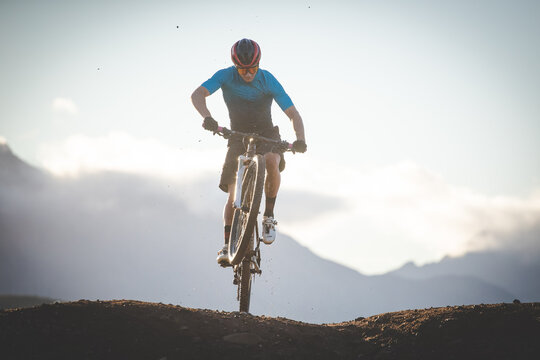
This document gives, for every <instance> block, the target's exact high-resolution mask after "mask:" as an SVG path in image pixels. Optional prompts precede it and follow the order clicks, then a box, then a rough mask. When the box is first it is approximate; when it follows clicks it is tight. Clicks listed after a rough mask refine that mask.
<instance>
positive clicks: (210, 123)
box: [202, 116, 218, 131]
mask: <svg viewBox="0 0 540 360" xmlns="http://www.w3.org/2000/svg"><path fill="white" fill-rule="evenodd" d="M202 126H203V128H205V129H206V130H210V131H217V129H218V122H217V121H216V120H214V119H213V118H212V117H211V116H207V117H205V118H204V121H203V124H202Z"/></svg>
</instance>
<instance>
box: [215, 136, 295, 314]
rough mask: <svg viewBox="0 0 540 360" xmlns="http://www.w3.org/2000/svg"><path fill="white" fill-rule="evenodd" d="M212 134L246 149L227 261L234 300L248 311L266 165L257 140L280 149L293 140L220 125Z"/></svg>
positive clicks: (240, 160) (257, 255)
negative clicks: (234, 288)
mask: <svg viewBox="0 0 540 360" xmlns="http://www.w3.org/2000/svg"><path fill="white" fill-rule="evenodd" d="M214 134H218V135H220V136H223V137H224V138H226V139H229V138H239V139H242V141H243V143H244V145H246V152H245V153H244V154H243V155H240V156H239V157H238V170H237V173H236V184H235V195H234V202H233V209H234V215H233V220H232V225H231V235H230V238H229V263H230V264H231V265H232V268H233V273H234V278H233V284H235V285H237V286H238V293H237V300H238V301H239V302H240V311H242V312H248V311H249V302H250V297H251V282H252V278H253V276H254V275H255V274H259V275H260V274H261V273H262V270H261V250H260V244H261V240H262V239H261V236H260V235H259V226H258V216H259V207H260V205H261V199H262V194H263V189H264V181H265V173H266V165H265V160H264V156H263V155H259V154H257V153H256V151H257V144H258V143H259V144H260V143H263V142H266V143H271V144H273V145H275V149H276V150H278V151H281V152H285V151H292V144H290V143H288V142H287V141H282V140H274V139H270V138H266V137H263V136H260V135H257V134H251V133H243V132H239V131H234V130H229V129H227V128H225V127H221V126H219V127H218V129H217V131H215V132H214Z"/></svg>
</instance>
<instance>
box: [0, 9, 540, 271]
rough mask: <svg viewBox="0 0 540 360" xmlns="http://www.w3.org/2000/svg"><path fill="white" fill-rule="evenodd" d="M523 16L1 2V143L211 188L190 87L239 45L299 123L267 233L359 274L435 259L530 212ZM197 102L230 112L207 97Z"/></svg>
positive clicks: (218, 160) (537, 116) (63, 169)
mask: <svg viewBox="0 0 540 360" xmlns="http://www.w3.org/2000/svg"><path fill="white" fill-rule="evenodd" d="M539 15H540V3H539V2H538V1H528V0H518V1H501V0H494V1H488V0H472V1H464V0H457V1H452V2H448V1H424V0H411V1H397V0H395V1H391V0H390V1H333V2H328V1H274V2H257V1H250V2H246V1H228V2H218V1H207V2H195V1H153V2H152V1H93V2H83V1H48V2H39V1H24V0H23V1H2V2H1V3H0V30H1V31H0V41H1V44H2V56H1V57H0V64H1V65H2V66H1V67H0V78H1V79H2V81H1V85H0V137H1V138H2V139H4V140H3V141H6V142H7V143H8V144H9V145H10V147H11V148H12V149H13V151H14V152H16V153H17V154H18V155H19V156H20V157H21V158H23V159H24V160H26V161H28V162H29V163H31V164H33V165H36V166H39V167H42V168H44V169H47V170H49V171H51V172H53V173H54V174H55V175H56V176H77V175H78V174H79V175H80V174H83V173H84V172H88V171H98V170H117V171H126V172H136V173H144V174H151V175H155V176H161V177H170V178H175V179H177V180H178V181H182V182H184V183H186V184H189V183H190V182H202V179H207V178H209V177H212V176H213V177H215V178H216V182H217V179H218V177H219V170H220V168H221V164H222V161H223V157H224V150H225V149H224V142H223V140H222V139H221V138H218V137H212V136H211V135H210V134H209V133H207V132H205V131H203V130H202V128H201V126H200V124H201V118H200V116H199V114H198V113H197V112H196V111H195V109H194V108H193V106H192V104H191V101H190V95H191V93H192V92H193V90H194V89H195V88H197V87H198V86H199V85H200V84H201V83H202V82H203V81H205V80H206V79H208V78H209V77H210V76H212V75H213V73H214V72H215V71H217V70H219V69H221V68H224V67H228V66H230V65H231V61H230V55H229V54H230V47H231V45H232V44H233V43H234V42H235V41H237V40H239V39H241V38H244V37H247V38H252V39H254V40H256V41H257V42H258V43H259V44H260V46H261V48H262V59H261V67H262V68H264V69H267V70H269V71H271V72H272V73H273V74H274V75H275V76H276V77H277V79H278V80H279V81H280V82H281V84H282V85H283V86H284V88H285V90H286V91H287V93H288V94H289V95H290V96H291V98H292V100H293V102H294V104H295V106H296V107H297V109H298V110H299V112H300V114H301V115H302V117H303V119H304V124H305V129H306V142H307V144H308V152H307V153H306V154H296V155H293V156H290V155H289V156H287V162H288V163H287V169H286V171H285V172H284V173H283V181H282V189H281V192H280V195H279V199H278V202H277V205H276V207H277V208H276V217H277V219H278V221H279V230H280V231H283V232H286V233H288V234H290V235H292V236H293V237H294V238H295V239H296V240H297V241H299V242H300V243H301V244H302V245H304V246H307V247H308V248H310V249H311V250H313V251H314V252H316V253H317V254H319V255H321V256H323V257H326V258H329V259H331V260H334V261H337V262H340V263H342V264H345V265H347V266H351V267H353V268H355V269H357V270H359V271H361V272H363V273H366V274H377V273H382V272H385V271H389V270H392V269H394V268H396V267H399V266H401V265H402V264H403V263H405V262H407V261H414V262H416V263H418V264H422V263H426V262H430V261H437V260H439V259H441V258H442V257H443V256H445V255H459V254H462V253H464V252H466V251H470V250H479V249H485V248H489V247H493V246H497V244H499V243H500V241H499V242H498V240H497V239H503V238H508V237H511V236H510V235H511V233H513V232H523V231H527V229H530V228H534V226H535V225H536V224H538V223H539V222H540V141H538V138H539V135H540V102H539V101H538V99H539V95H540V43H539V42H538V38H539V35H540V23H539V22H538V18H539ZM208 106H209V109H210V111H211V113H212V115H213V116H214V118H215V119H217V120H218V121H219V122H220V123H221V124H223V125H227V124H228V114H227V110H226V107H225V105H224V103H223V99H222V96H221V92H220V91H218V92H216V93H215V94H214V95H212V96H211V97H210V98H208ZM272 114H273V119H274V123H275V124H276V125H279V127H280V129H281V133H282V137H283V138H285V139H289V140H294V132H293V130H292V126H291V124H290V122H289V120H288V119H287V117H286V116H285V115H284V114H283V112H282V111H281V110H280V109H279V107H278V106H277V105H276V104H274V105H273V108H272ZM186 186H187V185H186ZM207 191H208V192H218V193H217V196H219V195H220V194H219V190H217V187H212V188H209V189H207ZM196 199H200V196H193V199H192V200H191V201H192V206H194V207H198V208H200V209H204V205H205V204H201V203H200V200H199V201H197V200H196ZM292 200H294V201H292ZM223 201H224V198H223ZM303 204H305V206H302V205H303ZM208 206H209V207H212V209H214V208H215V204H214V203H213V202H210V201H209V202H208ZM201 211H203V210H201ZM215 211H221V209H216V210H215ZM280 213H281V214H283V215H280ZM302 214H306V216H302ZM501 241H502V240H501ZM218 247H219V246H216V249H217V248H218Z"/></svg>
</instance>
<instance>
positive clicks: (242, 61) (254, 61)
mask: <svg viewBox="0 0 540 360" xmlns="http://www.w3.org/2000/svg"><path fill="white" fill-rule="evenodd" d="M231 58H232V61H233V63H234V65H236V66H238V67H241V68H249V67H252V66H255V65H258V64H259V60H261V48H260V47H259V44H257V43H256V42H255V41H253V40H250V39H242V40H239V41H237V42H235V43H234V45H233V46H232V48H231Z"/></svg>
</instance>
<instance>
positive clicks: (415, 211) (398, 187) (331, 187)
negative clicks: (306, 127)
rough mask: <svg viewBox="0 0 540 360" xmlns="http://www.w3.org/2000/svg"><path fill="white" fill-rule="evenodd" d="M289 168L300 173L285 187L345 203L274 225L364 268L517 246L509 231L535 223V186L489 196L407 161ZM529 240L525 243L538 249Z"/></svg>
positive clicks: (310, 163) (539, 202)
mask: <svg viewBox="0 0 540 360" xmlns="http://www.w3.org/2000/svg"><path fill="white" fill-rule="evenodd" d="M289 169H290V172H292V173H295V172H301V173H303V175H304V176H303V181H300V180H299V178H297V177H296V176H293V179H291V180H293V182H292V184H291V185H292V186H294V187H296V188H297V189H302V190H304V191H316V192H317V193H319V194H321V193H323V194H324V193H326V194H331V195H333V196H337V197H340V198H342V199H344V201H345V205H346V206H343V207H340V208H336V209H335V211H333V212H331V213H326V214H325V216H322V217H317V218H314V219H313V221H309V220H307V221H305V222H303V223H292V222H289V221H288V219H286V218H284V219H280V226H281V228H282V229H283V230H284V231H286V232H288V233H289V234H291V235H292V236H293V237H294V238H295V239H297V240H298V241H300V242H301V243H302V244H303V245H306V246H309V247H310V248H311V249H312V250H314V251H315V252H316V253H317V254H318V255H321V256H323V257H326V258H329V259H333V260H338V261H340V262H342V263H345V264H346V265H348V266H351V267H353V268H355V269H358V270H360V271H362V272H364V273H368V274H373V273H382V272H385V271H388V270H391V269H392V268H396V267H399V266H401V265H402V264H404V263H405V262H407V261H411V260H412V261H415V262H416V263H419V264H422V263H427V262H432V261H438V260H440V259H441V258H442V257H444V256H445V255H461V254H464V253H466V252H468V251H476V250H487V249H495V248H501V247H503V246H514V248H516V249H523V248H524V247H523V244H521V245H520V244H517V243H516V242H520V241H522V240H521V239H524V237H519V236H517V235H516V234H519V233H522V232H524V231H527V229H531V228H534V227H538V226H539V225H540V196H539V195H540V193H533V194H531V195H530V196H527V197H516V196H489V195H485V194H482V193H480V192H478V191H474V190H472V189H468V188H464V187H460V186H456V185H453V184H450V183H448V182H447V181H446V180H445V179H444V178H443V177H441V176H440V175H438V174H435V173H433V172H431V171H429V170H428V169H426V168H423V167H422V166H420V165H418V164H416V163H414V162H412V161H403V162H401V163H398V164H393V165H389V166H386V167H381V168H376V169H370V170H360V169H358V168H355V167H349V166H347V167H345V166H340V165H337V164H331V163H330V164H323V163H318V162H316V161H314V160H313V159H308V158H307V159H304V160H303V164H302V163H301V162H300V161H298V162H297V163H295V164H294V165H290V166H289ZM289 175H292V174H287V175H286V176H289ZM306 179H309V181H307V180H306ZM304 205H305V206H306V208H307V207H309V205H306V204H304ZM299 207H301V205H299ZM300 212H302V211H301V210H300ZM305 214H309V211H306V212H305ZM278 218H279V217H278ZM529 238H530V237H529ZM509 239H512V240H513V241H510V240H509ZM535 241H536V242H534V241H533V240H529V243H530V244H529V245H531V244H532V245H534V246H536V247H537V248H540V242H539V241H538V239H537V240H535ZM529 248H530V246H529Z"/></svg>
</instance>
